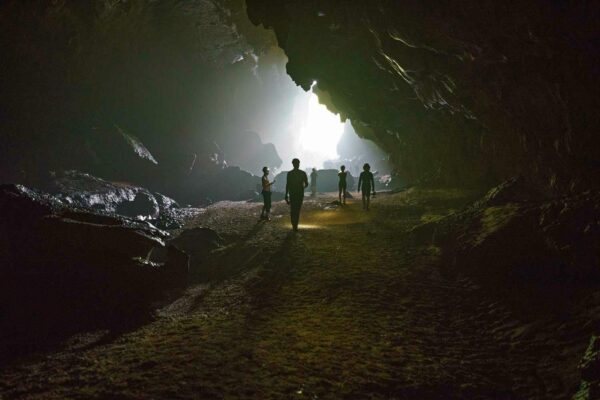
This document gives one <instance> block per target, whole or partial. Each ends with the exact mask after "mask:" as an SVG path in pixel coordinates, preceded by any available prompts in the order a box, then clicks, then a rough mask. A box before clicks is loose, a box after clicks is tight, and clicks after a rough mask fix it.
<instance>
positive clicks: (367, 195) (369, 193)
mask: <svg viewBox="0 0 600 400" xmlns="http://www.w3.org/2000/svg"><path fill="white" fill-rule="evenodd" d="M365 196H366V197H367V208H366V210H367V211H369V204H370V203H371V192H367V194H366V195H365Z"/></svg>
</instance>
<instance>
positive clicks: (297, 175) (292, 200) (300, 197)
mask: <svg viewBox="0 0 600 400" xmlns="http://www.w3.org/2000/svg"><path fill="white" fill-rule="evenodd" d="M292 165H293V166H294V169H293V170H291V171H290V172H288V173H287V182H286V184H285V202H286V203H288V204H289V205H290V207H291V217H292V228H293V229H294V231H297V230H298V221H299V220H300V208H301V207H302V201H304V189H306V187H307V186H308V176H306V172H304V171H301V170H300V169H299V168H300V160H298V159H297V158H294V159H293V160H292ZM288 194H289V197H288Z"/></svg>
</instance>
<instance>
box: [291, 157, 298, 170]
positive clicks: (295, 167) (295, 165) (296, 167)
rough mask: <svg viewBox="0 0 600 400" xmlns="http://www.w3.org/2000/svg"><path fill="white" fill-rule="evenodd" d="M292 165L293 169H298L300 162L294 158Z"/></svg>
mask: <svg viewBox="0 0 600 400" xmlns="http://www.w3.org/2000/svg"><path fill="white" fill-rule="evenodd" d="M292 165H293V166H294V169H298V168H300V160H298V159H297V158H294V159H293V160H292Z"/></svg>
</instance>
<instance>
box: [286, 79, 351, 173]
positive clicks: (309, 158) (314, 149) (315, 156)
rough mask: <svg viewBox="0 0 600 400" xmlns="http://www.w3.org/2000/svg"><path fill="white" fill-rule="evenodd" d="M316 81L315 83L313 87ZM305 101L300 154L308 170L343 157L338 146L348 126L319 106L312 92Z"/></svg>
mask: <svg viewBox="0 0 600 400" xmlns="http://www.w3.org/2000/svg"><path fill="white" fill-rule="evenodd" d="M315 85H316V82H314V83H313V87H314V86H315ZM299 101H300V102H301V107H300V108H301V110H302V111H301V112H300V113H299V114H300V115H298V114H297V118H299V124H298V126H299V129H298V130H297V132H296V135H297V151H298V156H299V158H300V160H301V161H302V164H303V165H304V167H306V168H308V167H316V168H323V165H324V163H325V162H326V161H330V160H336V159H338V158H339V154H338V150H337V146H338V143H339V142H340V139H341V137H342V134H343V133H344V127H345V123H344V122H342V121H341V120H340V116H339V115H337V114H333V113H332V112H331V111H329V110H328V109H327V107H326V106H324V105H323V104H320V103H319V98H318V97H317V95H316V94H315V93H314V91H313V90H312V88H311V90H310V91H309V92H306V93H303V94H302V95H301V98H300V99H299Z"/></svg>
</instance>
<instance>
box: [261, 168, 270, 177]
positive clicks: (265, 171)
mask: <svg viewBox="0 0 600 400" xmlns="http://www.w3.org/2000/svg"><path fill="white" fill-rule="evenodd" d="M262 171H263V174H265V175H269V167H263V170H262Z"/></svg>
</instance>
